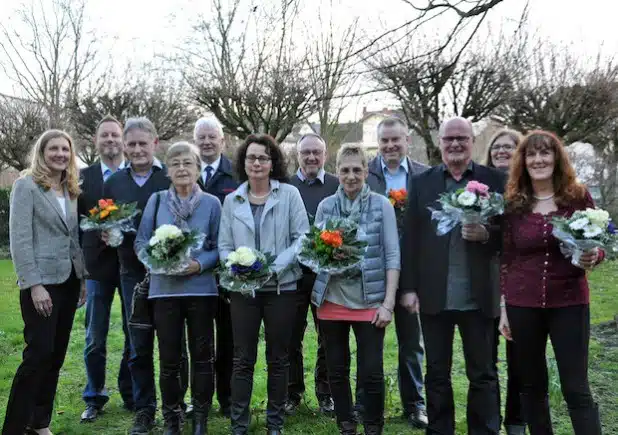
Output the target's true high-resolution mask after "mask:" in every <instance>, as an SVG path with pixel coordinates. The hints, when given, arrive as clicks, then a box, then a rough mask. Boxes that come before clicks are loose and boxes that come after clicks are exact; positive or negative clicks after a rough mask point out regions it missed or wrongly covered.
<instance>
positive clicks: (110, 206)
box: [105, 204, 118, 213]
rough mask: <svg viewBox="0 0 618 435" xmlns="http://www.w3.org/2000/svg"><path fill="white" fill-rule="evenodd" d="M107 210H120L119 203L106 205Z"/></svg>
mask: <svg viewBox="0 0 618 435" xmlns="http://www.w3.org/2000/svg"><path fill="white" fill-rule="evenodd" d="M105 210H107V211H108V212H110V213H111V212H113V211H116V210H118V206H117V205H113V204H112V205H108V206H107V207H105Z"/></svg>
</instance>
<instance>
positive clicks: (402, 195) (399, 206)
mask: <svg viewBox="0 0 618 435" xmlns="http://www.w3.org/2000/svg"><path fill="white" fill-rule="evenodd" d="M388 200H389V201H390V203H391V204H392V205H393V207H394V208H395V216H396V217H397V227H398V228H399V230H401V228H402V225H403V217H404V215H405V214H406V204H407V203H408V191H407V190H406V189H391V190H389V191H388Z"/></svg>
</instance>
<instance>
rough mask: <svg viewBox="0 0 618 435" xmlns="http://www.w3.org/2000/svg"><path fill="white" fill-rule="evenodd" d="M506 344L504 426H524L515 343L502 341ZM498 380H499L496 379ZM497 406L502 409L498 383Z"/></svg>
mask: <svg viewBox="0 0 618 435" xmlns="http://www.w3.org/2000/svg"><path fill="white" fill-rule="evenodd" d="M499 324H500V319H496V329H495V332H496V343H495V348H494V366H495V368H496V371H498V351H499V348H500V337H501V334H500V331H499V330H498V326H499ZM504 341H505V343H506V375H507V381H506V403H505V405H504V420H503V423H504V426H524V425H525V424H526V422H525V420H524V416H523V410H522V407H521V398H520V393H521V387H520V385H521V379H520V378H519V375H518V374H517V368H516V365H515V364H516V363H515V350H514V347H515V343H513V342H512V341H509V340H504ZM498 380H499V378H498ZM498 406H499V408H500V409H502V401H501V397H500V383H498Z"/></svg>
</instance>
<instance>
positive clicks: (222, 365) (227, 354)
mask: <svg viewBox="0 0 618 435" xmlns="http://www.w3.org/2000/svg"><path fill="white" fill-rule="evenodd" d="M219 291H221V289H219ZM217 305H218V306H217V314H216V316H215V324H216V326H217V333H216V346H215V380H216V390H217V401H218V402H219V406H220V407H221V409H222V410H226V409H229V407H230V400H231V397H232V385H231V383H232V367H233V364H234V339H233V334H232V313H231V312H230V301H229V297H228V296H220V297H219V298H218V301H217ZM211 403H212V400H211Z"/></svg>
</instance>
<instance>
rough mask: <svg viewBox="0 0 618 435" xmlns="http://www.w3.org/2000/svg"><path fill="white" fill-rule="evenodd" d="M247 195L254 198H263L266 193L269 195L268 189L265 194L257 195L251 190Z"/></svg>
mask: <svg viewBox="0 0 618 435" xmlns="http://www.w3.org/2000/svg"><path fill="white" fill-rule="evenodd" d="M249 195H251V196H252V197H254V198H255V199H264V198H266V197H267V196H268V195H270V190H269V191H268V192H266V194H265V195H260V196H258V195H256V194H255V193H253V192H251V191H249Z"/></svg>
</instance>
